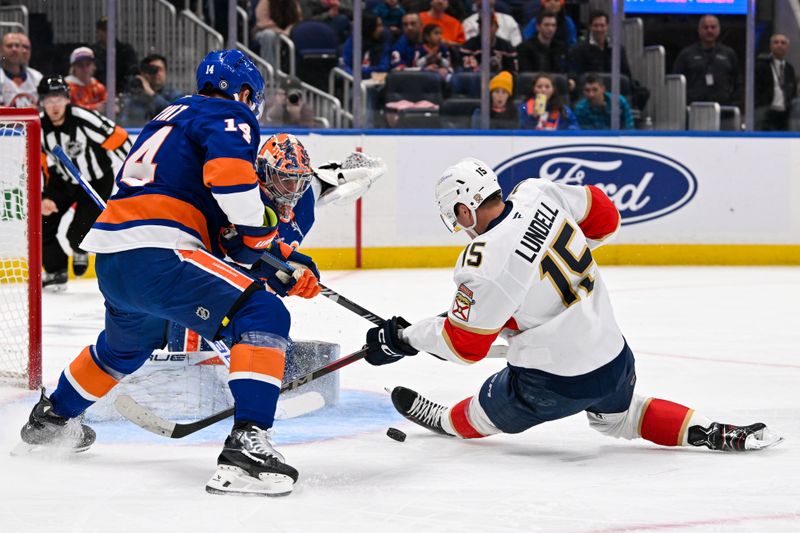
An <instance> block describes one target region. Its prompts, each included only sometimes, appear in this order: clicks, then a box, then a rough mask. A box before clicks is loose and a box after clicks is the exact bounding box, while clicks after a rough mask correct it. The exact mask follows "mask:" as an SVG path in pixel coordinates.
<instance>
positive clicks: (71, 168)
mask: <svg viewBox="0 0 800 533" xmlns="http://www.w3.org/2000/svg"><path fill="white" fill-rule="evenodd" d="M53 155H54V156H56V157H57V158H58V160H59V161H60V162H61V164H62V165H64V168H66V169H67V172H69V173H70V174H71V175H72V177H73V178H75V180H76V181H77V182H78V185H80V186H81V187H83V190H84V191H86V194H88V195H89V196H90V197H91V199H92V200H94V203H96V204H97V207H99V208H100V210H101V211H103V210H105V208H106V202H105V200H103V199H102V198H101V197H100V195H99V194H97V191H96V190H94V187H92V186H91V185H90V184H89V182H88V181H86V178H84V177H83V174H81V171H80V170H78V167H76V166H75V165H74V164H73V163H72V160H71V159H70V158H69V157H68V156H67V154H66V153H64V149H63V148H61V147H60V146H58V145H56V146H55V147H54V148H53Z"/></svg>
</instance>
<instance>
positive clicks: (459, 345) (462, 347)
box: [442, 317, 500, 363]
mask: <svg viewBox="0 0 800 533" xmlns="http://www.w3.org/2000/svg"><path fill="white" fill-rule="evenodd" d="M499 334H500V330H499V329H498V330H496V331H493V332H488V331H487V333H478V332H476V331H468V330H466V329H462V328H461V327H459V325H458V324H455V323H453V322H452V321H451V320H450V318H449V317H448V318H447V319H446V320H445V321H444V329H443V330H442V336H444V340H445V342H446V343H447V345H448V346H449V347H450V349H451V350H453V353H455V354H456V355H457V356H458V357H460V358H461V359H463V360H465V361H468V362H470V363H474V362H476V361H480V360H481V359H483V358H484V357H486V354H487V353H489V347H490V346H491V345H492V343H493V342H494V340H495V339H496V338H497V336H498V335H499Z"/></svg>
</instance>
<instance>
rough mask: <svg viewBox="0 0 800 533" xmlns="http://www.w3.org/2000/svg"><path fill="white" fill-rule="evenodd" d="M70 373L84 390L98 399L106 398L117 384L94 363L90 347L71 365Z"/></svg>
mask: <svg viewBox="0 0 800 533" xmlns="http://www.w3.org/2000/svg"><path fill="white" fill-rule="evenodd" d="M69 372H70V374H72V377H73V379H75V381H77V382H78V385H80V386H81V387H82V388H83V390H85V391H86V392H88V393H89V394H91V395H92V396H96V397H97V398H102V397H103V396H105V395H106V394H107V393H108V391H110V390H111V389H113V388H114V386H115V385H116V384H117V380H116V379H114V378H112V377H111V376H110V375H108V374H107V373H106V372H105V371H104V370H103V369H102V368H100V367H99V366H98V365H97V363H95V362H94V359H92V354H91V351H90V350H89V347H88V346H87V347H86V348H84V349H83V351H82V352H81V353H80V354H79V355H78V357H76V358H75V359H74V360H73V361H72V362H71V363H70V364H69Z"/></svg>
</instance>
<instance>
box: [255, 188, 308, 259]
mask: <svg viewBox="0 0 800 533" xmlns="http://www.w3.org/2000/svg"><path fill="white" fill-rule="evenodd" d="M262 198H263V196H262ZM269 203H270V204H271V202H269ZM315 204H316V201H315V199H314V191H313V190H312V188H311V187H309V188H308V190H306V192H305V193H304V194H303V196H301V197H300V200H298V201H297V205H295V206H294V209H293V210H292V219H291V220H290V221H289V222H284V221H281V222H280V224H279V225H278V239H279V240H281V241H283V242H285V243H286V244H290V245H291V246H293V247H295V248H297V247H299V246H300V245H301V244H302V243H303V239H305V238H306V236H307V235H308V232H309V231H311V226H313V225H314V206H315Z"/></svg>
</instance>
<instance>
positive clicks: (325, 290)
mask: <svg viewBox="0 0 800 533" xmlns="http://www.w3.org/2000/svg"><path fill="white" fill-rule="evenodd" d="M261 260H262V261H264V262H265V263H267V264H268V265H269V266H271V267H272V268H277V269H278V270H280V271H282V272H284V273H286V274H289V275H290V276H291V275H292V274H293V273H294V268H293V267H292V266H291V265H290V264H288V263H286V262H285V261H281V260H280V259H278V258H277V257H275V256H274V255H271V254H268V253H266V252H265V253H263V254H261ZM319 287H320V289H322V290H321V291H320V292H321V293H322V295H323V296H325V297H326V298H328V299H329V300H332V301H334V302H336V303H337V304H339V305H341V306H342V307H344V308H345V309H347V310H348V311H352V312H353V313H355V314H357V315H358V316H360V317H363V318H366V319H367V320H369V321H370V322H372V323H373V324H375V325H376V326H383V325H384V324H386V320H384V319H383V318H381V317H379V316H378V315H376V314H374V313H372V312H371V311H369V310H367V309H366V308H364V307H361V306H360V305H358V304H357V303H355V302H354V301H352V300H350V299H349V298H345V297H344V296H342V295H341V294H339V293H338V292H336V291H335V290H333V289H331V288H330V287H326V286H325V285H323V284H322V283H320V284H319Z"/></svg>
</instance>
